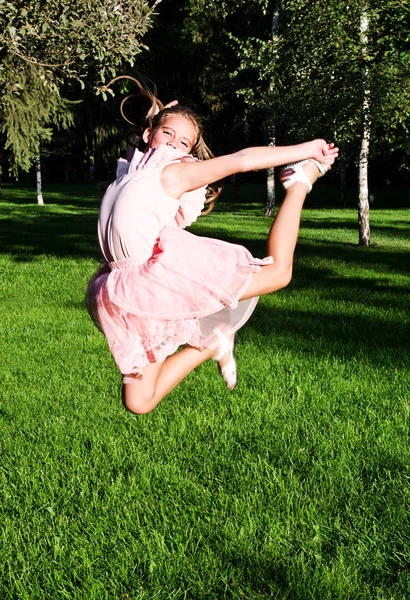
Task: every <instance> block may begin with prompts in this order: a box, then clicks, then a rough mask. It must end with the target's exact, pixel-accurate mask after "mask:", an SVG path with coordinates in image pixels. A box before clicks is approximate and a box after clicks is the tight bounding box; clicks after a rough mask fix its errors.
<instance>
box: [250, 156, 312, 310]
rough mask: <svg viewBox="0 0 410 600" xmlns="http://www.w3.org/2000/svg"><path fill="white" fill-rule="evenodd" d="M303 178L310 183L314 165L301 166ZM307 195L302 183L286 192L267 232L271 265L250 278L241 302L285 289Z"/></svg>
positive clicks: (290, 271) (295, 184)
mask: <svg viewBox="0 0 410 600" xmlns="http://www.w3.org/2000/svg"><path fill="white" fill-rule="evenodd" d="M303 168H304V170H305V173H306V175H307V176H308V177H309V179H310V181H311V182H312V183H314V182H315V181H316V180H317V178H318V176H319V171H318V169H317V167H316V166H315V165H314V163H306V164H305V165H304V166H303ZM306 195H307V187H306V185H305V184H304V183H301V182H296V183H294V184H293V185H291V186H290V187H289V188H288V189H287V191H286V195H285V198H284V200H283V203H282V206H281V207H280V209H279V211H278V213H277V215H276V218H275V220H274V222H273V224H272V226H271V228H270V231H269V235H268V240H267V251H268V254H269V256H272V257H273V260H274V262H273V264H272V265H267V266H264V267H262V268H261V271H260V272H259V273H254V274H253V275H252V281H251V284H250V285H249V287H248V288H247V290H246V291H245V293H244V294H243V296H242V298H241V300H246V299H248V298H253V297H255V296H261V295H263V294H269V293H271V292H275V291H277V290H280V289H281V288H283V287H286V286H287V285H288V283H289V282H290V280H291V278H292V267H293V257H294V254H295V248H296V242H297V239H298V234H299V227H300V216H301V213H302V208H303V204H304V202H305V198H306Z"/></svg>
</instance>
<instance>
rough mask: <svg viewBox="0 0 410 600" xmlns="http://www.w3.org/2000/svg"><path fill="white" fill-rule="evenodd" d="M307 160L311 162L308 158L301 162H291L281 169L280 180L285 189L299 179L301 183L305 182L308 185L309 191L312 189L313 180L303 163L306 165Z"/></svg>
mask: <svg viewBox="0 0 410 600" xmlns="http://www.w3.org/2000/svg"><path fill="white" fill-rule="evenodd" d="M307 162H309V160H308V159H307V160H301V161H300V162H295V163H290V164H289V165H286V166H284V167H283V168H282V169H281V175H280V181H281V184H282V185H283V187H284V188H285V190H287V189H288V187H290V186H291V185H293V184H294V183H296V182H297V181H299V182H300V183H304V184H305V185H306V187H307V189H308V193H309V192H310V191H311V189H312V182H311V181H310V179H309V177H308V176H307V175H306V173H305V171H304V169H303V165H305V164H306V163H307Z"/></svg>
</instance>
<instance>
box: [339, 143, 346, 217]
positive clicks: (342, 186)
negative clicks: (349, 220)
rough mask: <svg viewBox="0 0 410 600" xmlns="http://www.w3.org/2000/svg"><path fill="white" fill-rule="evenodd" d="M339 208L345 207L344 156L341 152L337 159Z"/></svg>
mask: <svg viewBox="0 0 410 600" xmlns="http://www.w3.org/2000/svg"><path fill="white" fill-rule="evenodd" d="M339 174H340V208H346V188H347V185H346V157H345V156H344V155H343V154H341V155H340V160H339Z"/></svg>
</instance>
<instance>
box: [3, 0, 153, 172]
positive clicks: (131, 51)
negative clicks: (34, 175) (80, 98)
mask: <svg viewBox="0 0 410 600" xmlns="http://www.w3.org/2000/svg"><path fill="white" fill-rule="evenodd" d="M154 6H155V5H154ZM152 11H153V6H150V4H149V3H148V2H147V1H145V0H128V1H123V2H118V1H117V0H96V1H93V2H91V1H86V0H82V1H79V2H75V3H74V2H72V0H58V1H56V0H45V1H44V2H43V1H42V2H40V1H39V0H30V1H26V0H24V1H22V0H17V1H13V2H2V3H1V4H0V92H1V99H0V118H1V121H2V132H3V133H4V135H5V140H6V142H5V147H6V148H7V149H9V150H10V152H11V156H10V164H11V168H12V170H13V172H14V173H15V174H16V173H17V171H18V169H19V168H22V169H24V170H27V169H28V168H29V167H30V164H31V163H32V161H33V159H34V158H35V156H36V155H37V154H38V149H39V146H40V144H41V142H43V141H46V140H49V139H50V137H51V135H52V130H51V129H50V127H51V126H52V125H58V126H59V127H68V126H70V124H71V123H72V115H71V108H70V103H69V102H68V101H67V100H64V99H63V97H62V96H63V95H64V94H65V93H66V92H67V89H66V87H67V84H68V82H79V84H80V85H81V86H82V87H84V86H85V84H86V82H88V83H90V82H93V83H94V85H95V84H96V83H97V80H98V79H99V80H102V81H105V80H106V79H107V78H110V77H112V76H113V75H115V74H116V72H117V70H118V69H120V68H121V66H122V65H123V64H124V62H128V63H129V64H131V65H132V64H133V63H134V61H135V57H136V56H137V55H138V54H139V53H140V52H141V51H142V50H143V49H144V47H145V46H144V45H143V44H142V42H141V39H142V37H143V36H144V34H145V33H146V31H147V30H148V28H149V26H150V23H151V15H152ZM71 94H72V92H71ZM20 120H21V121H22V122H21V123H19V121H20Z"/></svg>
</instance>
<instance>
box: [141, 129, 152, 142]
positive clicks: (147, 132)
mask: <svg viewBox="0 0 410 600" xmlns="http://www.w3.org/2000/svg"><path fill="white" fill-rule="evenodd" d="M150 135H151V127H147V128H146V129H145V130H144V132H143V134H142V136H141V137H142V139H143V140H144V142H145V143H146V144H148V140H149V138H150Z"/></svg>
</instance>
